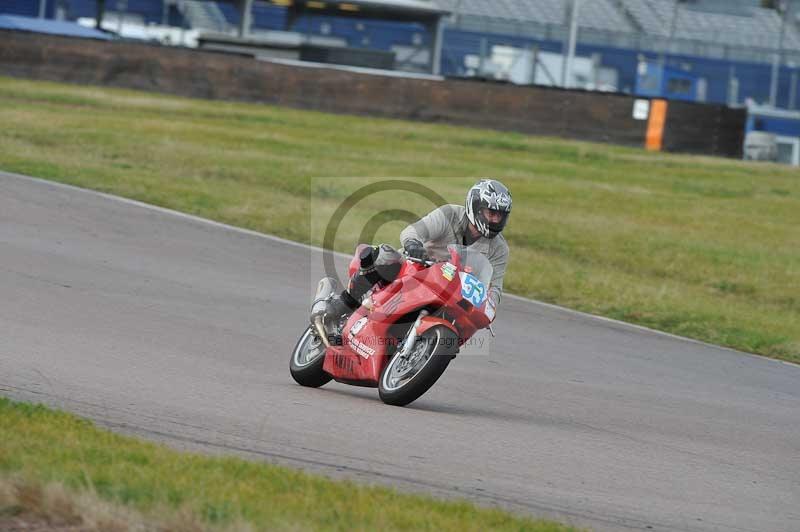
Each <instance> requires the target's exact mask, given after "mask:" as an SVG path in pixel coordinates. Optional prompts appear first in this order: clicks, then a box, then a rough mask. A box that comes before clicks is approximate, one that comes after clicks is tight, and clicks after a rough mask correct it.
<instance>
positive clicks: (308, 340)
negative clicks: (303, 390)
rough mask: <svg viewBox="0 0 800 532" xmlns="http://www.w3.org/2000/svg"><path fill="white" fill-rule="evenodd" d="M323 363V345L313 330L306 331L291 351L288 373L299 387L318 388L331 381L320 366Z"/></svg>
mask: <svg viewBox="0 0 800 532" xmlns="http://www.w3.org/2000/svg"><path fill="white" fill-rule="evenodd" d="M324 363H325V344H323V343H322V342H321V341H320V340H319V338H317V336H316V335H315V334H314V332H313V329H312V328H311V327H310V326H309V328H308V329H306V330H305V332H303V335H302V336H300V340H298V341H297V345H295V346H294V351H292V358H291V360H290V361H289V372H290V373H291V374H292V378H293V379H294V380H295V382H297V384H299V385H301V386H308V387H310V388H319V387H320V386H322V385H324V384H327V383H328V382H329V381H330V380H331V378H332V377H331V376H330V375H328V374H327V373H325V371H323V369H322V365H323V364H324Z"/></svg>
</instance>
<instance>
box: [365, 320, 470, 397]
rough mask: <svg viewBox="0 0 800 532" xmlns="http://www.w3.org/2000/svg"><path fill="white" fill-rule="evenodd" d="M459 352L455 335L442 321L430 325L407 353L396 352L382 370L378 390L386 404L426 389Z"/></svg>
mask: <svg viewBox="0 0 800 532" xmlns="http://www.w3.org/2000/svg"><path fill="white" fill-rule="evenodd" d="M457 352H458V336H457V335H456V333H454V332H453V331H452V330H450V329H448V328H447V327H445V326H443V325H437V326H434V327H431V328H430V329H428V330H427V331H425V332H424V333H422V334H421V335H420V336H418V337H417V340H416V342H414V348H413V349H412V350H411V352H410V353H409V354H408V356H407V357H401V356H400V355H395V356H394V357H392V359H391V360H390V361H389V363H388V364H387V365H386V367H385V368H384V370H383V373H381V380H380V381H379V383H378V393H379V394H380V396H381V401H383V402H384V403H386V404H387V405H394V406H405V405H407V404H409V403H411V402H412V401H415V400H417V399H418V398H419V397H420V396H421V395H422V394H424V393H425V392H427V391H428V390H429V389H430V387H431V386H433V384H434V383H435V382H436V381H437V380H438V379H439V377H441V376H442V373H444V370H446V369H447V366H448V365H449V364H450V360H452V359H453V357H454V356H455V354H456V353H457Z"/></svg>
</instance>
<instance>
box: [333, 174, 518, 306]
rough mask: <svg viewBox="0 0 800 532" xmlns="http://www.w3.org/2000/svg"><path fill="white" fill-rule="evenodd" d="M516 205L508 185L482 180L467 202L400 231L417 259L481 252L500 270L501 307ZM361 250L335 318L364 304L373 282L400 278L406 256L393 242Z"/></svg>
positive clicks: (493, 290)
mask: <svg viewBox="0 0 800 532" xmlns="http://www.w3.org/2000/svg"><path fill="white" fill-rule="evenodd" d="M511 203H512V201H511V192H509V190H508V188H506V186H505V185H503V184H502V183H501V182H500V181H497V180H495V179H481V180H480V181H478V182H477V183H476V184H475V185H474V186H473V187H472V188H470V189H469V191H468V192H467V198H466V202H465V205H464V206H461V205H452V204H451V205H443V206H441V207H438V208H436V209H434V210H433V211H432V212H430V213H429V214H428V215H426V216H425V217H423V218H422V219H421V220H419V221H418V222H415V223H413V224H411V225H409V226H408V227H406V228H405V229H404V230H403V231H402V232H401V233H400V242H401V243H402V245H403V248H404V249H405V252H406V254H407V255H408V256H409V257H414V258H416V259H427V258H428V257H429V256H430V255H438V256H442V254H446V252H447V246H448V245H450V244H461V245H464V246H469V247H470V248H472V249H475V250H477V251H480V252H481V253H482V254H484V255H485V256H486V258H487V259H489V262H490V263H491V265H492V267H493V269H494V273H493V274H492V280H491V286H490V288H489V300H490V301H491V303H492V304H493V305H494V306H495V307H496V306H497V304H498V303H499V302H500V297H501V295H502V292H503V277H504V276H505V273H506V266H507V264H508V244H507V243H506V240H505V238H504V237H503V235H502V234H501V233H502V231H503V229H505V226H506V223H507V222H508V217H509V214H510V213H511ZM357 254H358V256H359V258H360V260H361V268H360V270H359V271H358V273H356V274H355V275H354V276H353V278H352V279H351V280H350V284H349V286H348V288H347V289H346V290H344V291H343V292H342V293H341V295H340V296H339V297H338V298H334V299H333V301H331V305H330V307H329V312H328V315H329V317H335V318H341V317H343V316H345V315H347V314H349V313H351V312H353V311H354V310H356V309H357V308H358V307H360V306H361V300H362V298H363V297H364V295H365V294H366V293H367V292H368V291H369V290H370V289H371V288H372V287H373V286H375V285H376V284H381V285H385V284H388V283H391V282H392V281H394V280H395V278H397V275H398V273H399V272H400V267H401V265H402V263H403V260H404V259H403V256H402V255H401V254H400V253H399V252H397V251H396V250H395V249H394V248H392V247H391V246H389V245H387V244H381V245H380V246H374V247H373V246H368V245H360V246H359V247H358V250H357Z"/></svg>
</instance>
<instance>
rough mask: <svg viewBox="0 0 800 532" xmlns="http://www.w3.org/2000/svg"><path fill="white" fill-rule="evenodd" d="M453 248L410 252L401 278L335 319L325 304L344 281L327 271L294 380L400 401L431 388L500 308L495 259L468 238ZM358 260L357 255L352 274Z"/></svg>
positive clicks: (299, 348) (298, 349) (295, 359)
mask: <svg viewBox="0 0 800 532" xmlns="http://www.w3.org/2000/svg"><path fill="white" fill-rule="evenodd" d="M448 252H449V258H448V259H446V260H442V261H423V260H418V259H412V258H409V257H406V259H407V260H406V262H405V263H404V264H403V266H402V268H401V270H400V274H399V275H398V276H397V279H396V280H395V281H394V282H392V283H390V284H388V285H386V286H384V287H376V288H374V289H373V290H372V292H371V293H369V294H368V295H367V296H366V297H365V298H364V301H363V303H362V306H361V307H360V308H359V309H357V310H356V311H355V312H354V313H353V314H352V315H350V316H349V317H345V318H342V319H341V320H338V321H337V322H336V323H333V322H331V320H329V319H328V318H327V316H326V315H325V312H324V310H325V308H327V305H328V304H329V302H330V300H331V298H332V297H333V296H334V295H335V294H336V293H338V291H339V289H338V287H337V283H336V281H335V280H334V279H331V278H327V277H326V278H325V279H322V280H321V281H320V283H319V287H318V289H317V295H316V298H315V300H314V304H313V306H312V316H316V317H315V319H314V323H313V325H311V326H309V327H308V328H307V329H306V330H305V332H304V333H303V335H302V336H301V337H300V340H299V341H298V342H297V345H296V346H295V348H294V351H293V352H292V358H291V362H290V364H289V369H290V371H291V374H292V377H293V378H294V380H295V381H297V383H298V384H301V385H303V386H309V387H313V388H318V387H320V386H323V385H324V384H326V383H327V382H329V381H330V380H331V379H335V380H336V381H338V382H341V383H345V384H351V385H354V386H367V387H372V388H375V387H377V388H378V393H379V394H380V398H381V400H382V401H383V402H384V403H387V404H390V405H397V406H404V405H407V404H409V403H411V402H412V401H414V400H416V399H417V398H419V397H420V396H421V395H422V394H424V393H425V392H426V391H428V389H430V387H431V386H433V384H434V383H435V382H436V381H437V380H438V379H439V377H440V376H441V375H442V373H444V370H445V369H447V366H448V365H449V364H450V361H451V360H452V359H453V358H455V356H456V354H457V353H458V351H459V349H460V347H461V346H463V345H464V343H465V342H466V341H467V340H469V339H470V338H471V337H472V336H473V335H474V334H475V333H476V332H477V331H478V330H480V329H485V328H491V327H490V324H491V322H492V321H493V320H494V314H495V307H494V304H493V303H492V301H491V300H490V299H489V297H488V294H489V282H490V280H491V278H492V271H493V269H492V265H491V264H490V263H489V261H488V259H486V257H485V256H484V255H483V254H481V253H480V252H479V251H475V250H471V249H470V248H468V247H466V246H459V245H451V246H448ZM359 265H360V264H359V259H358V256H356V257H355V258H354V259H353V261H352V262H351V263H350V269H349V273H350V275H351V276H352V275H353V274H355V273H356V271H358V268H359Z"/></svg>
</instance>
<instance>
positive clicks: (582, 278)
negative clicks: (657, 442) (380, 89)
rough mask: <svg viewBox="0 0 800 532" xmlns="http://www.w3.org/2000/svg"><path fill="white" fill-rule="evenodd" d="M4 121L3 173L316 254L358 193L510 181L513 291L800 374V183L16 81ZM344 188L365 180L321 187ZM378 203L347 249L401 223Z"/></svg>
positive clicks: (354, 214)
mask: <svg viewBox="0 0 800 532" xmlns="http://www.w3.org/2000/svg"><path fill="white" fill-rule="evenodd" d="M0 123H2V124H3V126H2V128H0V168H2V169H5V170H9V171H15V172H20V173H26V174H31V175H36V176H40V177H44V178H48V179H53V180H57V181H62V182H66V183H71V184H75V185H79V186H83V187H88V188H93V189H97V190H102V191H106V192H111V193H115V194H119V195H122V196H127V197H131V198H135V199H139V200H142V201H146V202H149V203H154V204H157V205H162V206H166V207H170V208H173V209H178V210H181V211H185V212H189V213H194V214H198V215H201V216H204V217H208V218H212V219H215V220H220V221H224V222H227V223H231V224H234V225H238V226H242V227H247V228H251V229H255V230H259V231H264V232H268V233H273V234H277V235H280V236H283V237H286V238H290V239H294V240H298V241H301V242H310V243H315V244H320V243H321V242H322V234H321V233H320V232H319V231H318V229H319V227H317V226H318V225H319V224H318V222H322V221H323V220H324V216H325V215H327V214H330V213H332V212H333V211H334V209H335V207H336V206H337V205H338V204H339V203H341V201H342V200H343V199H344V198H345V197H346V196H347V195H348V194H349V192H350V190H351V189H348V186H349V187H351V188H352V186H354V185H355V184H358V183H367V182H370V181H374V180H375V178H381V177H399V176H414V179H416V180H418V181H420V182H422V183H424V184H426V185H428V186H431V187H432V188H435V189H436V190H437V192H438V193H440V194H442V195H443V196H444V197H445V198H446V199H447V200H448V201H452V202H461V201H462V197H463V195H464V191H465V190H466V188H467V186H468V185H470V184H471V183H472V182H474V180H475V178H476V177H479V176H487V175H490V176H496V177H498V178H501V179H503V180H504V181H505V182H506V183H507V184H508V185H509V186H510V188H511V189H512V192H513V194H514V202H515V203H514V213H513V215H512V218H511V221H510V223H509V226H508V229H507V231H506V233H507V237H508V240H509V243H510V245H511V249H512V256H511V264H510V267H509V271H508V273H507V276H506V287H507V289H508V290H509V291H511V292H514V293H517V294H520V295H525V296H529V297H534V298H537V299H540V300H543V301H547V302H551V303H556V304H559V305H564V306H567V307H571V308H575V309H578V310H582V311H586V312H590V313H594V314H600V315H604V316H609V317H612V318H617V319H621V320H624V321H628V322H632V323H637V324H641V325H645V326H648V327H653V328H656V329H660V330H664V331H668V332H671V333H675V334H679V335H683V336H689V337H692V338H696V339H699V340H704V341H708V342H712V343H716V344H720V345H724V346H730V347H734V348H737V349H742V350H745V351H750V352H754V353H759V354H762V355H766V356H771V357H775V358H780V359H784V360H789V361H794V362H800V230H798V228H800V173H798V171H797V170H795V169H793V168H788V167H781V166H777V165H764V164H762V165H759V164H750V163H743V162H740V161H731V160H721V159H712V158H704V157H688V156H676V155H665V154H650V153H646V152H644V151H642V150H638V149H628V148H621V147H613V146H607V145H598V144H589V143H581V142H571V141H564V140H557V139H549V138H537V137H529V136H524V135H519V134H511V133H498V132H492V131H485V130H479V129H469V128H458V127H450V126H442V125H431V124H420V123H411V122H403V121H396V120H382V119H371V118H363V117H348V116H337V115H329V114H321V113H314V112H304V111H297V110H291V109H283V108H276V107H268V106H262V105H250V104H239V103H226V102H209V101H201V100H188V99H182V98H176V97H169V96H163V95H155V94H149V93H142V92H134V91H124V90H113V89H101V88H93V87H78V86H68V85H58V84H52V83H42V82H31V81H21V80H13V79H8V78H0ZM342 176H355V177H357V178H359V179H354V180H349V181H348V183H349V184H348V186H344V185H343V184H342V183H335V182H334V180H322V179H315V178H317V177H326V178H331V177H342ZM446 178H447V179H446ZM326 182H327V183H329V184H326ZM398 198H402V201H400V202H398ZM372 199H373V200H374V201H366V202H363V203H360V204H358V205H357V206H356V207H355V208H354V209H353V210H352V211H351V212H350V215H349V216H350V218H348V222H347V223H346V224H344V225H343V228H344V229H345V230H344V232H342V233H340V238H338V239H337V241H336V247H337V248H338V249H340V250H343V251H351V250H352V249H353V245H354V243H355V241H356V240H357V236H358V232H359V228H361V227H363V226H364V225H365V224H366V222H367V220H368V219H370V217H371V216H372V215H373V214H374V212H375V211H374V209H375V208H376V207H377V208H380V209H386V208H387V205H386V204H385V203H384V204H380V205H379V203H378V202H377V198H372ZM392 200H393V202H394V203H399V204H401V205H402V207H403V208H410V209H412V210H414V211H418V210H420V209H421V210H426V209H427V207H428V206H429V204H426V203H425V202H424V201H421V200H420V199H419V198H416V199H415V198H413V197H407V196H406V195H403V196H399V195H397V194H395V195H394V196H393V198H392ZM309 211H311V212H313V213H314V216H309V214H308V213H309ZM315 218H316V220H315ZM373 222H374V221H373ZM377 222H380V220H378V221H377ZM398 229H399V226H398V225H397V224H396V223H395V224H392V223H387V224H384V225H380V223H378V224H377V237H376V238H378V239H380V240H384V241H388V242H394V243H396V242H397V236H398V235H397V232H398Z"/></svg>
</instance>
